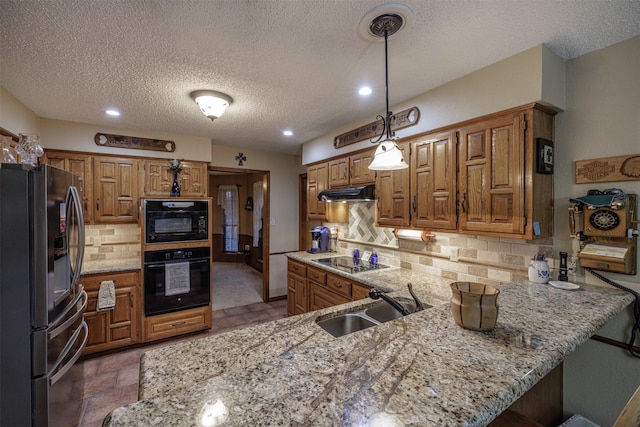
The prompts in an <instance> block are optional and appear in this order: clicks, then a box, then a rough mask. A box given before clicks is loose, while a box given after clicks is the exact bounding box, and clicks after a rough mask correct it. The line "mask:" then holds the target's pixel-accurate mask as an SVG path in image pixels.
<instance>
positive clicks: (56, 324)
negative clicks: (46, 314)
mask: <svg viewBox="0 0 640 427" xmlns="http://www.w3.org/2000/svg"><path fill="white" fill-rule="evenodd" d="M80 300H83V301H82V308H81V309H80V310H78V304H80ZM88 300H89V298H88V296H87V293H86V292H85V290H84V289H83V290H82V292H80V293H79V294H78V295H77V296H76V297H75V298H74V299H73V301H71V302H70V303H69V304H68V305H67V306H66V307H65V308H64V310H63V311H62V313H61V314H60V316H58V318H57V319H56V320H54V321H53V322H51V325H50V326H49V334H48V335H49V339H53V338H55V337H57V336H58V335H60V333H61V332H64V331H66V330H67V328H68V327H69V326H70V325H71V324H73V323H74V322H75V321H76V320H78V318H80V317H81V316H82V314H83V313H84V310H85V309H86V308H87V302H88ZM74 308H75V309H76V312H75V313H74V314H73V316H71V317H69V318H68V319H67V320H65V317H67V315H68V314H69V312H70V311H71V310H72V309H74Z"/></svg>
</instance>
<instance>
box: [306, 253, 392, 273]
mask: <svg viewBox="0 0 640 427" xmlns="http://www.w3.org/2000/svg"><path fill="white" fill-rule="evenodd" d="M313 261H315V262H317V263H319V264H322V265H324V266H327V267H333V268H337V269H338V270H342V271H346V272H349V273H360V272H362V271H371V270H380V269H383V268H389V266H388V265H383V264H371V263H370V262H369V261H362V260H361V259H358V260H355V259H354V258H353V257H350V256H337V257H332V258H319V259H314V260H313Z"/></svg>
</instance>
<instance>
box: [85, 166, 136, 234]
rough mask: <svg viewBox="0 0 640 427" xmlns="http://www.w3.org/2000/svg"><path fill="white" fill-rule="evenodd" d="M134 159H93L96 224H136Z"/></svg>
mask: <svg viewBox="0 0 640 427" xmlns="http://www.w3.org/2000/svg"><path fill="white" fill-rule="evenodd" d="M138 163H139V161H138V159H133V158H124V157H106V156H96V157H94V158H93V170H94V191H93V194H94V197H95V201H94V202H95V211H94V221H95V222H96V223H103V222H109V223H117V222H135V221H137V206H136V205H137V202H138Z"/></svg>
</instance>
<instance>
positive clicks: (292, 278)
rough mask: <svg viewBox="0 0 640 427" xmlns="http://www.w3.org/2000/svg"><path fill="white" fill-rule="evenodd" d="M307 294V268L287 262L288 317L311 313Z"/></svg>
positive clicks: (293, 262) (298, 263) (297, 263)
mask: <svg viewBox="0 0 640 427" xmlns="http://www.w3.org/2000/svg"><path fill="white" fill-rule="evenodd" d="M308 301H309V299H308V292H307V267H306V266H305V265H304V264H302V263H300V262H296V261H292V260H287V315H288V316H294V315H296V314H302V313H306V312H307V311H309V302H308Z"/></svg>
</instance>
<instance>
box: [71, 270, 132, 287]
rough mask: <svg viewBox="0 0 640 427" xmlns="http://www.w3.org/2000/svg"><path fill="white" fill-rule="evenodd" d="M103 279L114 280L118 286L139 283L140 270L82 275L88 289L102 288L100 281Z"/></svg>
mask: <svg viewBox="0 0 640 427" xmlns="http://www.w3.org/2000/svg"><path fill="white" fill-rule="evenodd" d="M103 280H113V284H114V286H115V287H116V288H118V287H120V286H132V285H137V284H138V271H124V272H114V273H104V274H103V273H101V274H89V275H83V276H80V283H82V285H83V286H84V289H85V290H86V291H87V292H88V291H97V290H99V289H100V283H101V282H102V281H103Z"/></svg>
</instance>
